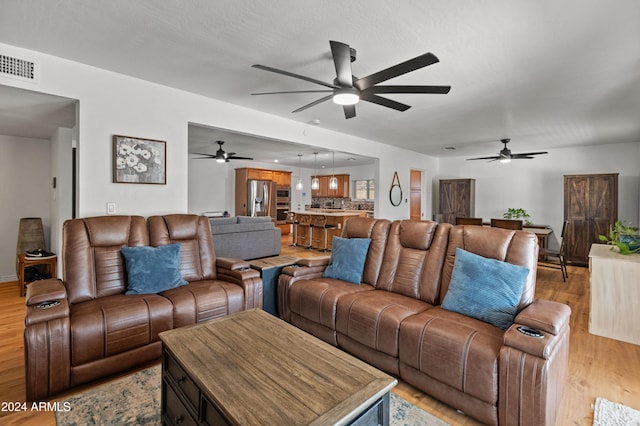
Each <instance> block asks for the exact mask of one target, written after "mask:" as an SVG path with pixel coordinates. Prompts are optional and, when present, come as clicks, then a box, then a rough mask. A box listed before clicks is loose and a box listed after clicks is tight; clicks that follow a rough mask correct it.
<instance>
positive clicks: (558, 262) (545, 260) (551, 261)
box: [538, 220, 569, 282]
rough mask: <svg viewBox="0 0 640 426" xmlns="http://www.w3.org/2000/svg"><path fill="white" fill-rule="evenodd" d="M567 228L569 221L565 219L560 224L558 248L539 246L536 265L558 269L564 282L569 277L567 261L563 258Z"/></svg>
mask: <svg viewBox="0 0 640 426" xmlns="http://www.w3.org/2000/svg"><path fill="white" fill-rule="evenodd" d="M568 230H569V221H568V220H565V221H564V223H563V224H562V232H561V233H560V248H559V249H558V250H554V249H548V248H541V249H540V258H541V259H542V260H540V261H539V262H538V266H542V267H547V268H554V269H560V271H561V272H562V281H564V282H566V281H567V278H569V272H568V271H567V262H566V260H565V255H564V251H565V240H566V237H567V232H568Z"/></svg>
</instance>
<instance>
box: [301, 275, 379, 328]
mask: <svg viewBox="0 0 640 426" xmlns="http://www.w3.org/2000/svg"><path fill="white" fill-rule="evenodd" d="M371 290H373V287H372V286H370V285H367V284H361V285H353V284H351V283H348V282H346V281H341V280H336V279H333V278H315V279H310V280H304V281H298V282H296V283H295V284H294V285H293V286H291V288H290V289H289V306H290V309H291V313H292V314H296V315H299V316H301V317H303V318H306V319H307V320H310V321H312V322H315V323H317V324H320V325H323V326H324V327H327V328H329V329H330V330H335V329H336V324H335V319H336V307H337V304H338V299H339V298H340V297H341V296H343V295H345V294H350V293H356V292H362V291H371ZM292 323H293V324H294V325H296V326H297V325H298V324H296V322H295V320H293V318H292Z"/></svg>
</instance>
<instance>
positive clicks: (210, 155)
mask: <svg viewBox="0 0 640 426" xmlns="http://www.w3.org/2000/svg"><path fill="white" fill-rule="evenodd" d="M191 154H195V155H204V157H200V158H201V159H206V158H216V156H215V154H204V153H202V152H192V153H191Z"/></svg>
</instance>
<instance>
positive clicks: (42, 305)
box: [36, 300, 60, 309]
mask: <svg viewBox="0 0 640 426" xmlns="http://www.w3.org/2000/svg"><path fill="white" fill-rule="evenodd" d="M59 304H60V302H59V301H57V300H47V301H46V302H40V303H38V304H37V305H36V308H38V309H49V308H53V307H54V306H58V305H59Z"/></svg>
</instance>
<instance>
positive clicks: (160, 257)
mask: <svg viewBox="0 0 640 426" xmlns="http://www.w3.org/2000/svg"><path fill="white" fill-rule="evenodd" d="M121 251H122V255H123V256H124V260H125V263H126V265H127V281H128V285H127V292H126V294H149V293H160V292H162V291H165V290H169V289H171V288H175V287H180V286H182V285H185V284H187V282H186V281H185V280H184V279H183V278H182V275H181V274H180V244H168V245H166V246H159V247H148V246H143V247H122V249H121Z"/></svg>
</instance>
